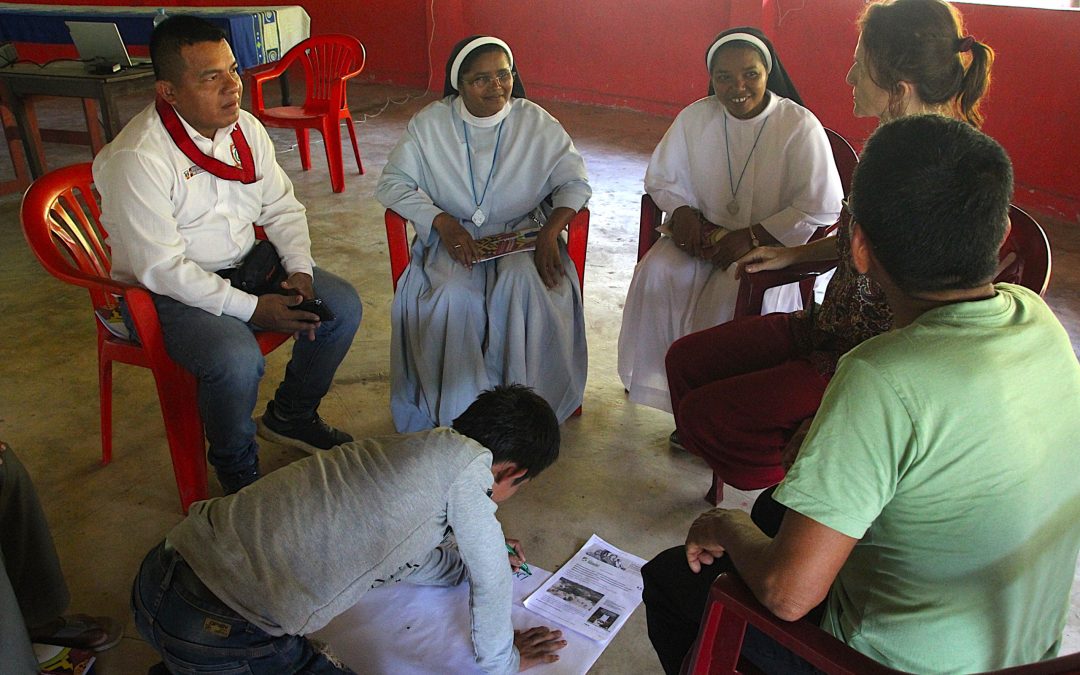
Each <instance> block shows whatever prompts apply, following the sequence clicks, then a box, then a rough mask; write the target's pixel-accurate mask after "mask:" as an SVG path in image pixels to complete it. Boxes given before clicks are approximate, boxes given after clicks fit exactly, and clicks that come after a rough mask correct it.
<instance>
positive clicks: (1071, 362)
mask: <svg viewBox="0 0 1080 675" xmlns="http://www.w3.org/2000/svg"><path fill="white" fill-rule="evenodd" d="M1078 457H1080V364H1078V363H1077V360H1076V356H1075V355H1074V354H1073V350H1072V346H1071V345H1070V343H1069V338H1068V336H1067V334H1066V333H1065V330H1064V329H1063V328H1062V326H1061V324H1060V323H1058V321H1057V319H1056V318H1055V317H1054V315H1053V314H1052V313H1051V312H1050V310H1049V308H1048V307H1047V306H1046V305H1045V303H1043V301H1042V300H1041V299H1040V298H1039V297H1038V296H1036V295H1035V294H1034V293H1032V292H1031V291H1028V290H1027V289H1024V288H1021V287H1018V286H1011V285H1008V284H1000V285H998V286H997V295H996V296H995V297H993V298H990V299H987V300H982V301H976V302H964V303H957V304H952V305H948V306H945V307H939V308H937V309H934V310H931V311H929V312H926V313H925V314H923V315H922V316H920V317H919V318H918V319H917V320H916V321H915V322H914V323H913V324H911V325H909V326H906V327H904V328H900V329H897V330H894V331H891V332H889V333H885V334H883V335H880V336H878V337H876V338H873V339H871V340H868V341H866V342H865V343H863V344H862V345H860V346H859V347H856V348H855V349H853V350H852V351H851V352H849V353H848V354H847V355H846V356H845V357H844V358H843V359H842V360H841V361H840V366H839V369H838V370H837V372H836V375H835V377H834V378H833V379H832V382H831V383H830V385H829V388H828V390H827V391H826V393H825V398H824V400H823V401H822V403H821V409H820V410H819V411H818V414H817V417H816V419H815V421H814V424H813V427H812V429H811V430H810V433H809V435H808V436H807V438H806V441H805V443H804V445H803V448H802V451H801V453H800V455H799V458H798V460H797V461H796V462H795V465H794V466H793V467H792V468H791V471H790V472H789V473H788V475H787V478H786V479H785V480H784V482H783V483H782V484H781V485H780V487H779V488H778V489H777V491H776V495H775V497H776V499H777V500H778V501H779V502H781V503H783V504H785V505H786V506H788V507H789V508H791V509H794V510H795V511H798V512H799V513H801V514H803V515H805V516H807V517H809V518H812V519H813V520H815V521H817V522H819V523H821V524H823V525H825V526H827V527H830V528H832V529H834V530H837V531H838V532H842V533H843V534H846V535H848V536H850V537H855V538H858V539H860V541H859V542H858V544H857V545H856V546H855V548H854V550H853V551H852V552H851V555H850V557H849V558H848V560H847V562H846V563H845V564H844V566H843V568H842V569H841V570H840V573H839V575H838V576H837V578H836V581H835V582H834V583H833V586H832V590H831V592H830V594H829V601H828V611H827V613H826V617H825V619H824V621H823V624H822V625H823V627H824V628H825V629H826V630H828V631H829V632H831V633H832V634H834V635H836V636H837V637H839V638H840V639H842V640H843V641H844V642H846V643H848V644H849V645H851V646H852V647H854V648H855V649H858V650H859V651H861V652H863V653H865V654H867V655H869V656H871V657H873V658H874V659H876V660H878V661H881V662H883V663H885V664H887V665H889V666H890V667H893V668H900V669H903V670H908V671H912V672H919V673H934V672H943V673H944V672H971V671H982V670H993V669H998V668H1003V667H1007V666H1012V665H1017V664H1022V663H1029V662H1033V661H1037V660H1040V659H1044V658H1050V657H1052V656H1054V655H1055V654H1056V653H1057V649H1058V645H1059V642H1060V639H1061V632H1062V629H1063V627H1064V625H1065V616H1066V612H1067V609H1068V605H1069V590H1070V586H1071V584H1072V580H1073V573H1074V571H1075V569H1076V557H1077V551H1078V549H1080V459H1078Z"/></svg>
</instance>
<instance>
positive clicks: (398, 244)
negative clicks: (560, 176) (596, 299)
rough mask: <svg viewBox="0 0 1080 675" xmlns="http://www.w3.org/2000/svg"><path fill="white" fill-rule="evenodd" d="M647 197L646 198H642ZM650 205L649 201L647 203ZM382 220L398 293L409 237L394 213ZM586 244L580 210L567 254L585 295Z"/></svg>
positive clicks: (586, 224) (573, 221)
mask: <svg viewBox="0 0 1080 675" xmlns="http://www.w3.org/2000/svg"><path fill="white" fill-rule="evenodd" d="M645 196H646V197H648V195H645ZM650 201H651V200H650ZM383 219H384V220H385V221H386V243H387V244H388V245H389V247H390V280H391V282H392V283H393V285H394V290H395V291H397V284H398V279H400V278H401V275H402V273H403V272H405V268H406V267H408V265H409V258H410V256H411V255H412V252H411V250H410V249H409V236H408V233H407V232H406V228H405V224H406V222H407V221H406V220H405V219H404V218H402V217H401V216H400V215H398V213H397V212H396V211H393V210H391V209H386V214H385V215H384V217H383ZM588 243H589V209H581V210H580V211H578V212H577V215H576V216H574V217H573V219H571V221H570V225H569V226H567V229H566V252H567V253H568V254H569V255H570V260H573V261H574V267H576V268H577V275H578V286H580V288H581V294H582V295H584V294H585V249H586V247H587V246H588Z"/></svg>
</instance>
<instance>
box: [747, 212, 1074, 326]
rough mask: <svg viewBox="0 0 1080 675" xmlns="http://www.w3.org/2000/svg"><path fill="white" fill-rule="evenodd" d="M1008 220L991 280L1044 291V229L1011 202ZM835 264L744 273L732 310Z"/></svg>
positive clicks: (1047, 262) (750, 309)
mask: <svg viewBox="0 0 1080 675" xmlns="http://www.w3.org/2000/svg"><path fill="white" fill-rule="evenodd" d="M847 218H848V213H847V209H844V212H843V214H842V215H841V222H846V220H847ZM1009 220H1010V221H1011V222H1012V228H1011V229H1010V230H1009V236H1008V237H1006V238H1005V242H1004V243H1003V244H1002V245H1001V250H1000V252H999V253H998V258H999V260H1000V263H999V266H998V271H997V275H996V276H995V277H994V281H995V282H1008V283H1011V284H1019V285H1021V286H1024V287H1025V288H1030V289H1031V290H1033V291H1035V292H1036V293H1038V294H1039V295H1043V294H1045V293H1046V287H1047V286H1049V285H1050V271H1051V268H1052V267H1053V265H1052V259H1051V254H1050V242H1049V240H1047V238H1046V233H1045V232H1044V231H1043V229H1042V227H1041V226H1040V225H1039V223H1038V222H1036V220H1035V219H1034V218H1032V217H1031V216H1030V215H1028V213H1027V212H1026V211H1024V210H1023V209H1021V208H1020V207H1018V206H1014V205H1012V204H1010V205H1009ZM834 267H836V261H835V260H822V261H814V262H808V263H801V264H798V265H791V266H790V267H785V268H784V269H779V270H767V271H764V272H755V273H753V274H747V275H744V276H743V283H742V285H741V286H740V287H739V300H738V303H737V304H736V308H737V309H736V311H735V314H736V316H744V315H745V314H760V313H761V300H762V296H764V294H765V291H766V290H768V289H770V288H772V287H774V286H782V285H784V284H790V283H793V282H796V281H798V282H805V281H806V280H810V281H811V282H812V280H813V279H814V278H816V277H818V276H819V275H821V274H824V273H826V272H828V271H830V270H832V269H833V268H834ZM738 308H744V312H745V314H740V313H739V309H738Z"/></svg>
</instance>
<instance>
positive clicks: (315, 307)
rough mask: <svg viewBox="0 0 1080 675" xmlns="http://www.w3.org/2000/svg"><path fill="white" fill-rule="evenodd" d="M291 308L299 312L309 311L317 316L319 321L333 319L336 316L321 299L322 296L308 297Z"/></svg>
mask: <svg viewBox="0 0 1080 675" xmlns="http://www.w3.org/2000/svg"><path fill="white" fill-rule="evenodd" d="M292 309H293V310H296V311H300V312H311V313H312V314H316V315H318V317H319V321H333V320H334V319H336V318H337V316H336V315H335V314H334V313H333V312H332V311H331V310H330V308H329V307H327V306H326V303H325V302H323V301H322V298H308V299H307V300H304V301H303V302H301V303H300V304H299V305H294V306H293V307H292Z"/></svg>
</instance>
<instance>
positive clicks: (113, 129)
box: [99, 89, 123, 141]
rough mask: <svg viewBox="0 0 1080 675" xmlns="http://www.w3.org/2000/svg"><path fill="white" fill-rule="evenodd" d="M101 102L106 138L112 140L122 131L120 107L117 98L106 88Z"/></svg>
mask: <svg viewBox="0 0 1080 675" xmlns="http://www.w3.org/2000/svg"><path fill="white" fill-rule="evenodd" d="M99 100H100V102H101V122H102V125H103V126H104V127H105V140H106V141H112V139H114V138H116V134H118V133H120V130H121V129H123V125H122V124H120V109H119V108H117V107H116V98H115V97H114V96H113V95H112V94H111V93H109V90H108V89H106V90H105V93H103V94H102V95H101V98H100V99H99Z"/></svg>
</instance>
